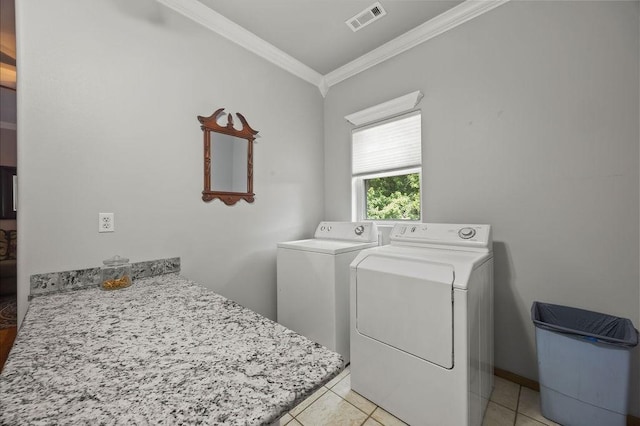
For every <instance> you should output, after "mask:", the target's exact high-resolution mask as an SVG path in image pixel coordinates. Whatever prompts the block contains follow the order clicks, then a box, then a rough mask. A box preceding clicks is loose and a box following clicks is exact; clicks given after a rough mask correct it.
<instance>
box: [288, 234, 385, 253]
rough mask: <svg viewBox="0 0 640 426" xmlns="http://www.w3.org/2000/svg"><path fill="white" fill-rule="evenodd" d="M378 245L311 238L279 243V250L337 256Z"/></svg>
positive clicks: (374, 243)
mask: <svg viewBox="0 0 640 426" xmlns="http://www.w3.org/2000/svg"><path fill="white" fill-rule="evenodd" d="M377 245H378V243H377V242H355V241H340V240H321V239H317V238H311V239H308V240H298V241H289V242H284V243H278V248H284V249H290V250H299V251H310V252H314V253H324V254H333V255H335V254H340V253H347V252H351V251H356V250H362V249H365V248H369V247H375V246H377Z"/></svg>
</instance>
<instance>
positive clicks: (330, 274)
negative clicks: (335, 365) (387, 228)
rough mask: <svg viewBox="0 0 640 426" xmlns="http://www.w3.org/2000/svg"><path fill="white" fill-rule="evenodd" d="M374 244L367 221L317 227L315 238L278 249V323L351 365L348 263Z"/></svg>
mask: <svg viewBox="0 0 640 426" xmlns="http://www.w3.org/2000/svg"><path fill="white" fill-rule="evenodd" d="M377 245H378V230H377V228H376V225H375V224H373V223H370V222H320V224H319V225H318V227H317V228H316V232H315V235H314V238H311V239H307V240H298V241H290V242H284V243H279V244H278V256H277V302H278V307H277V311H278V322H279V323H280V324H282V325H284V326H285V327H287V328H290V329H291V330H293V331H296V332H298V333H300V334H302V335H303V336H305V337H308V338H309V339H311V340H313V341H315V342H317V343H320V344H321V345H323V346H325V347H327V348H329V349H331V350H333V351H336V352H338V353H339V354H341V355H342V357H343V358H344V362H345V364H346V363H348V362H349V358H350V355H349V352H350V346H349V264H350V263H351V262H352V261H353V259H355V257H356V256H357V255H358V253H360V251H361V250H363V249H366V248H371V247H375V246H377Z"/></svg>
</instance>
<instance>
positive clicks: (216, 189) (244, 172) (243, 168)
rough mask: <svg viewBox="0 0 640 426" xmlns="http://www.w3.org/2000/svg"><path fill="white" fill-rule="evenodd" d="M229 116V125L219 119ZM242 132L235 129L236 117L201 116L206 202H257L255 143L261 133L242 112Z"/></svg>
mask: <svg viewBox="0 0 640 426" xmlns="http://www.w3.org/2000/svg"><path fill="white" fill-rule="evenodd" d="M225 115H226V116H227V124H226V125H221V124H219V123H218V120H219V119H221V118H223V117H224V116H225ZM236 115H237V116H238V119H239V120H240V123H241V124H242V129H240V130H237V129H236V128H234V127H233V115H232V114H227V113H225V112H224V108H220V109H218V110H216V112H214V113H213V114H211V115H210V116H209V117H203V116H201V115H199V116H198V121H199V122H200V124H201V126H200V128H201V129H202V132H203V133H204V190H203V191H202V199H203V200H204V201H211V200H214V199H216V198H217V199H220V200H221V201H222V202H223V203H225V204H226V205H228V206H232V205H234V204H235V203H237V202H238V201H240V200H245V201H246V202H248V203H253V199H254V195H255V194H254V193H253V141H254V140H255V138H256V135H257V134H258V131H257V130H253V129H252V128H251V126H249V123H247V120H246V119H245V118H244V116H243V115H242V114H240V113H239V112H237V113H236Z"/></svg>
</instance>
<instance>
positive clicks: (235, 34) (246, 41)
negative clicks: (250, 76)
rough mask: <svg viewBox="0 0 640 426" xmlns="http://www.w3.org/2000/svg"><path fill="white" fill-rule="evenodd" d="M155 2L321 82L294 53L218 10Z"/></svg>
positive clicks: (182, 1)
mask: <svg viewBox="0 0 640 426" xmlns="http://www.w3.org/2000/svg"><path fill="white" fill-rule="evenodd" d="M157 1H158V2H159V3H162V4H163V5H165V6H167V7H168V8H170V9H172V10H175V11H176V12H178V13H180V14H182V15H184V16H186V17H187V18H190V19H192V20H193V21H195V22H197V23H199V24H200V25H202V26H204V27H206V28H208V29H210V30H211V31H213V32H216V33H218V34H219V35H221V36H222V37H225V38H227V39H229V40H231V41H232V42H234V43H236V44H238V45H240V46H241V47H244V48H245V49H247V50H248V51H250V52H252V53H255V54H256V55H258V56H260V57H261V58H264V59H266V60H267V61H269V62H271V63H272V64H275V65H277V66H279V67H280V68H282V69H284V70H285V71H288V72H290V73H291V74H293V75H295V76H297V77H299V78H301V79H303V80H305V81H307V82H309V83H311V84H313V85H314V86H318V87H319V88H320V86H321V85H322V82H323V77H322V74H320V73H318V72H317V71H315V70H313V69H312V68H310V67H308V66H307V65H305V64H303V63H302V62H300V61H298V60H297V59H295V58H294V57H292V56H290V55H288V54H286V53H285V52H283V51H282V50H280V49H278V48H277V47H275V46H274V45H272V44H271V43H268V42H266V41H264V40H263V39H261V38H260V37H258V36H257V35H255V34H253V33H252V32H250V31H247V30H246V29H244V28H243V27H241V26H240V25H238V24H236V23H235V22H233V21H231V20H229V19H227V18H225V17H224V16H222V15H221V14H219V13H218V12H216V11H214V10H212V9H210V8H208V7H207V6H205V5H204V4H202V3H200V2H199V1H197V0H157Z"/></svg>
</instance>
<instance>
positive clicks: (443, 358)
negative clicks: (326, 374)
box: [352, 254, 453, 369]
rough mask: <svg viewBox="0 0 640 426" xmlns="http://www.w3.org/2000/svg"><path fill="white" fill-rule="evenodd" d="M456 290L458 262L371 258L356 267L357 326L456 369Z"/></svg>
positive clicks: (371, 334)
mask: <svg viewBox="0 0 640 426" xmlns="http://www.w3.org/2000/svg"><path fill="white" fill-rule="evenodd" d="M354 263H355V262H354ZM352 266H353V264H352ZM452 292H453V266H452V265H447V264H444V263H436V262H428V261H424V260H415V259H400V258H395V259H393V258H389V257H386V256H376V255H375V254H373V255H370V256H367V257H366V258H365V259H364V260H362V261H361V262H360V263H359V264H358V265H357V268H356V281H355V297H356V300H355V307H356V315H355V316H356V330H357V332H358V333H360V334H362V335H364V336H367V337H370V338H372V339H375V340H377V341H379V342H382V343H384V344H387V345H389V346H392V347H394V348H396V349H398V350H401V351H403V352H406V353H409V354H411V355H414V356H416V357H419V358H421V359H423V360H425V361H429V362H431V363H434V364H436V365H439V366H441V367H443V368H447V369H450V368H453V303H452V296H453V294H452Z"/></svg>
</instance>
